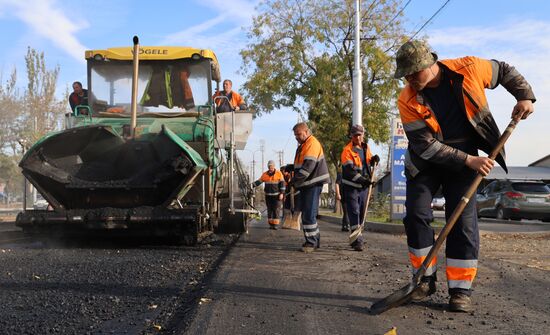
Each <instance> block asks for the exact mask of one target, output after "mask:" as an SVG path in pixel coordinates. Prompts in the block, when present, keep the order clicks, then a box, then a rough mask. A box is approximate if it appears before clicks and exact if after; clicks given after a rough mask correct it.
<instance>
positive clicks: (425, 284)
mask: <svg viewBox="0 0 550 335" xmlns="http://www.w3.org/2000/svg"><path fill="white" fill-rule="evenodd" d="M434 293H435V280H434V279H433V278H432V277H424V278H422V281H421V282H420V284H418V287H417V288H416V289H415V290H414V291H413V293H412V295H411V301H412V302H419V301H422V300H424V299H426V298H427V297H429V296H430V295H432V294H434Z"/></svg>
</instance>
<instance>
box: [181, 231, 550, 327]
mask: <svg viewBox="0 0 550 335" xmlns="http://www.w3.org/2000/svg"><path fill="white" fill-rule="evenodd" d="M320 227H321V231H322V239H321V249H319V250H318V251H317V252H315V253H313V254H304V253H301V252H299V251H297V250H298V247H299V246H300V245H301V243H302V239H303V237H302V234H301V232H298V231H289V230H278V231H273V230H269V229H268V227H267V224H265V223H256V224H254V225H253V226H252V228H251V229H250V232H249V234H248V235H243V236H241V238H240V240H239V241H238V243H237V244H236V245H235V246H234V247H233V248H232V250H231V251H230V253H229V255H228V256H227V257H226V259H225V260H224V261H223V262H222V263H221V265H220V267H219V269H218V270H217V271H216V273H214V275H213V278H212V280H211V281H210V282H209V283H208V290H207V292H206V293H205V299H206V300H205V303H203V304H201V305H200V306H199V307H198V312H197V315H196V317H195V318H194V319H193V321H192V323H191V324H190V325H189V327H188V328H187V330H186V333H187V334H385V333H386V332H387V331H389V330H390V329H391V328H392V327H396V329H397V334H549V333H550V325H549V320H550V304H549V301H550V277H549V276H548V270H550V268H548V269H544V268H539V267H536V266H534V267H531V266H526V265H523V263H521V262H520V263H519V264H518V263H517V262H512V261H508V260H507V259H506V258H503V257H501V254H499V253H493V252H492V251H491V250H492V249H494V248H495V246H496V245H499V246H504V249H506V245H507V242H506V241H502V240H500V239H499V238H490V239H489V238H487V239H486V240H485V241H486V242H487V245H483V243H484V242H485V241H482V251H481V254H482V255H481V260H480V264H479V272H478V278H477V280H476V281H475V283H474V290H475V292H474V295H473V302H474V306H475V309H476V310H475V312H473V313H470V314H464V313H458V314H457V313H450V312H448V311H447V310H446V308H447V302H448V295H447V287H446V283H445V280H444V271H440V281H439V282H438V290H437V293H436V294H435V295H434V296H433V298H431V299H429V300H427V301H426V302H422V303H417V304H411V305H407V306H402V307H399V308H395V309H392V310H389V311H387V312H386V313H384V314H382V315H378V316H375V315H371V314H370V313H369V307H370V305H371V304H372V303H373V302H374V301H376V300H377V299H380V298H383V297H384V296H386V295H388V294H390V293H392V292H393V291H394V290H396V289H399V288H400V287H402V286H404V285H405V284H407V283H408V282H409V280H410V278H411V274H410V268H409V267H408V265H407V263H408V261H407V255H406V245H405V237H404V236H403V235H389V234H377V233H370V232H369V233H368V234H367V236H366V243H367V246H368V247H367V249H366V251H364V252H362V253H359V252H355V251H352V250H351V249H350V248H349V247H348V246H347V243H346V241H347V233H343V232H341V231H340V230H339V227H338V225H335V224H329V223H323V222H322V223H321V225H320ZM543 234H544V233H543ZM490 236H493V235H490ZM549 237H550V236H549V235H548V234H546V235H541V236H538V237H537V239H538V240H539V241H538V242H540V243H541V244H540V247H541V248H542V249H541V250H543V252H548V250H550V249H549V248H548V241H549ZM525 242H526V243H531V241H530V240H526V241H525ZM510 251H511V250H510ZM540 256H541V257H542V258H547V256H548V255H546V256H545V255H540ZM439 264H443V262H442V259H440V260H439Z"/></svg>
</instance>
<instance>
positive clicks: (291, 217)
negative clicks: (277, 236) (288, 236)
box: [283, 212, 302, 230]
mask: <svg viewBox="0 0 550 335" xmlns="http://www.w3.org/2000/svg"><path fill="white" fill-rule="evenodd" d="M301 218H302V213H301V212H294V214H291V213H290V212H288V215H287V216H285V221H284V222H283V229H294V230H300V219H301Z"/></svg>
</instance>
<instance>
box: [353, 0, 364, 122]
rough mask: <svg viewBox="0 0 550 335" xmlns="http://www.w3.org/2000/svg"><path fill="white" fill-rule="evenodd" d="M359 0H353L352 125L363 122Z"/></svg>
mask: <svg viewBox="0 0 550 335" xmlns="http://www.w3.org/2000/svg"><path fill="white" fill-rule="evenodd" d="M360 34H361V1H360V0H355V67H354V69H353V89H352V98H353V116H352V126H353V125H356V124H360V125H362V124H363V78H362V75H361V36H360Z"/></svg>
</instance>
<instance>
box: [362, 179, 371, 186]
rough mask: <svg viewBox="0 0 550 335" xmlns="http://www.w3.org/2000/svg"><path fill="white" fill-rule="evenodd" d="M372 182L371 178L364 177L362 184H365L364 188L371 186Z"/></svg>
mask: <svg viewBox="0 0 550 335" xmlns="http://www.w3.org/2000/svg"><path fill="white" fill-rule="evenodd" d="M370 184H371V182H370V180H369V179H363V182H362V183H361V185H362V186H363V188H367V187H369V185H370Z"/></svg>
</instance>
